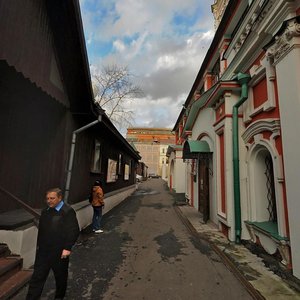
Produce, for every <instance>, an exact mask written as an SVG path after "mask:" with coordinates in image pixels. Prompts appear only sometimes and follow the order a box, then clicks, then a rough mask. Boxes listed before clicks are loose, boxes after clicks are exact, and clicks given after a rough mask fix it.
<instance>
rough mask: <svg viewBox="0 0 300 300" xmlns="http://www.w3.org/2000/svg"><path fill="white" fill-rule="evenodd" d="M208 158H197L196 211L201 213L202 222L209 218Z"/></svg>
mask: <svg viewBox="0 0 300 300" xmlns="http://www.w3.org/2000/svg"><path fill="white" fill-rule="evenodd" d="M208 166H209V158H208V157H205V158H203V159H201V158H200V159H199V164H198V174H199V177H198V179H199V180H198V211H199V212H200V213H201V214H202V218H203V222H204V223H206V222H207V221H208V220H209V167H208Z"/></svg>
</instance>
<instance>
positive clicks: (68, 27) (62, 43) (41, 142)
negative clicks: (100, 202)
mask: <svg viewBox="0 0 300 300" xmlns="http://www.w3.org/2000/svg"><path fill="white" fill-rule="evenodd" d="M0 37H1V42H0V74H1V76H0V189H1V190H0V199H1V200H0V212H5V211H10V210H14V209H17V208H20V204H19V203H17V202H16V201H14V199H15V198H18V199H20V200H22V201H23V202H24V203H26V204H27V205H29V206H30V207H33V208H37V209H39V208H41V207H43V206H44V193H45V191H46V190H47V189H48V188H51V187H61V188H62V189H66V186H67V189H68V190H69V196H68V202H69V203H71V204H74V203H78V202H80V201H82V200H84V199H86V198H87V195H88V193H89V189H90V186H91V184H92V183H93V181H94V180H95V179H101V180H102V182H103V185H104V191H105V192H106V193H109V192H111V191H115V190H118V189H121V188H124V187H127V186H130V185H133V184H134V183H135V172H136V164H137V162H138V160H139V158H140V157H139V155H138V154H137V152H136V151H135V150H134V149H133V148H132V147H131V146H130V145H129V144H128V143H127V141H126V140H125V139H124V138H123V136H122V135H121V134H120V133H119V132H118V131H117V130H116V128H115V127H114V126H113V124H112V123H111V122H110V120H109V119H108V117H107V116H106V115H105V113H104V114H103V111H101V108H99V107H97V106H95V104H94V102H93V95H92V89H91V80H90V73H89V67H88V59H87V53H86V47H85V41H84V35H83V29H82V22H81V16H80V8H79V3H78V0H68V1H66V0H27V1H23V0H14V1H7V0H0ZM99 115H100V117H99ZM96 120H98V121H96ZM88 124H89V125H88ZM91 124H93V125H91ZM85 127H87V128H86V129H85ZM80 128H81V130H80V132H79V131H78V132H76V130H78V129H80ZM74 132H75V133H74ZM72 137H73V139H74V137H76V142H75V143H73V148H72ZM71 149H74V155H73V154H72V152H71ZM70 162H73V163H72V164H70ZM68 179H69V180H70V184H69V185H68V183H67V181H68Z"/></svg>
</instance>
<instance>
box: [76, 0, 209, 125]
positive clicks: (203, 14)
mask: <svg viewBox="0 0 300 300" xmlns="http://www.w3.org/2000/svg"><path fill="white" fill-rule="evenodd" d="M91 2H93V5H94V9H90V10H89V11H87V10H83V20H84V26H85V34H86V38H87V40H88V49H90V50H92V46H93V47H95V46H96V45H99V44H100V43H104V42H106V43H107V42H110V43H111V44H112V45H113V49H112V50H113V51H112V52H110V53H109V54H106V55H105V56H103V55H101V54H100V53H99V57H97V56H96V54H95V51H94V52H93V55H92V56H90V60H91V63H92V64H93V65H97V64H98V65H103V64H106V63H117V64H120V65H126V66H128V67H129V69H130V71H131V72H132V73H134V74H136V75H137V77H136V80H137V83H138V84H139V85H140V86H141V87H142V88H143V90H144V93H145V97H144V98H140V99H137V100H136V101H135V102H134V106H133V107H132V108H133V109H134V110H135V111H136V126H162V127H164V126H166V127H172V126H173V125H174V123H175V121H176V120H177V117H178V114H179V112H180V110H181V105H182V104H183V103H184V101H185V100H186V96H187V95H188V93H189V91H190V88H191V87H192V85H193V83H194V80H195V77H196V75H197V72H198V71H199V69H200V66H201V63H202V61H203V58H204V56H205V54H206V52H207V49H208V47H209V45H210V42H211V40H212V38H213V35H214V31H213V18H212V13H211V8H210V5H211V4H212V3H213V1H207V0H206V1H198V0H185V1H182V0H172V1H171V0H164V1H161V0H151V1H149V0H97V1H96V0H80V3H81V5H82V7H84V6H87V5H88V4H90V3H91ZM103 7H104V8H106V10H107V11H106V14H105V15H101V17H99V14H100V10H103ZM195 12H196V13H197V19H195V20H194V21H193V22H192V21H191V20H193V17H194V14H195ZM177 16H179V19H178V23H176V22H174V18H175V19H176V17H177ZM181 21H182V24H181V23H180V22H181ZM101 45H102V44H101ZM170 125H171V126H170Z"/></svg>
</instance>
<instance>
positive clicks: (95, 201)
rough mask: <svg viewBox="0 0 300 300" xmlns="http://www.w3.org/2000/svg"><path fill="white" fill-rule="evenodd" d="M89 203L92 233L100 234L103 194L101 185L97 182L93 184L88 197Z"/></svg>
mask: <svg viewBox="0 0 300 300" xmlns="http://www.w3.org/2000/svg"><path fill="white" fill-rule="evenodd" d="M90 202H91V205H92V207H93V211H94V214H93V221H92V226H93V231H94V232H95V233H101V232H103V230H101V219H102V208H103V207H104V193H103V189H102V184H101V182H100V181H99V180H96V181H95V182H94V185H93V187H92V191H91V195H90Z"/></svg>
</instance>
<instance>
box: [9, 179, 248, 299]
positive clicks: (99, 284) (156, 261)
mask: <svg viewBox="0 0 300 300" xmlns="http://www.w3.org/2000/svg"><path fill="white" fill-rule="evenodd" d="M173 205H174V199H173V197H172V194H171V193H170V192H169V191H168V190H167V188H166V185H165V183H164V181H163V180H161V179H150V180H148V181H147V182H143V183H141V184H140V185H139V188H138V190H137V191H136V192H135V194H133V195H132V196H130V197H129V198H128V199H126V200H125V201H124V202H123V203H122V204H121V205H119V206H118V207H117V208H115V209H114V210H113V211H112V212H110V213H108V214H107V215H105V216H104V218H103V229H104V233H101V234H94V233H92V232H91V231H90V229H86V230H85V231H84V232H82V234H81V236H80V239H79V241H78V243H77V244H76V246H75V247H74V250H73V254H72V257H71V265H70V274H69V284H68V291H67V296H66V298H65V299H69V300H74V299H104V300H114V299H125V300H129V299H130V300H132V299H134V300H142V299H145V300H168V299H170V300H177V299H178V300H179V299H180V300H194V299H195V300H196V299H197V300H198V299H201V300H206V299H209V300H218V299H224V300H226V299H230V300H235V299H236V300H240V299H243V300H248V299H252V298H251V296H250V295H249V294H248V292H247V291H246V290H245V289H244V287H243V286H242V285H241V284H240V282H239V281H238V280H237V279H236V277H235V276H234V275H233V274H232V273H231V272H230V271H229V270H228V269H227V268H226V267H225V265H224V264H223V263H222V261H221V259H220V258H219V257H218V255H217V254H216V253H215V252H214V251H213V250H212V249H211V248H210V246H209V244H207V242H205V241H203V240H200V239H199V238H196V237H194V236H193V235H192V234H191V233H190V231H189V230H188V229H187V228H186V226H185V225H184V224H183V223H182V221H181V220H180V218H179V217H178V215H177V214H176V212H175V210H174V207H173ZM54 286H55V283H54V279H53V276H52V275H51V276H49V278H48V280H47V283H46V285H45V288H44V293H43V297H42V299H53V295H54ZM26 291H27V288H24V289H23V290H22V291H20V293H19V294H18V295H17V296H16V297H14V298H13V299H14V300H20V299H25V295H26Z"/></svg>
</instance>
